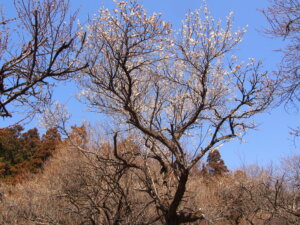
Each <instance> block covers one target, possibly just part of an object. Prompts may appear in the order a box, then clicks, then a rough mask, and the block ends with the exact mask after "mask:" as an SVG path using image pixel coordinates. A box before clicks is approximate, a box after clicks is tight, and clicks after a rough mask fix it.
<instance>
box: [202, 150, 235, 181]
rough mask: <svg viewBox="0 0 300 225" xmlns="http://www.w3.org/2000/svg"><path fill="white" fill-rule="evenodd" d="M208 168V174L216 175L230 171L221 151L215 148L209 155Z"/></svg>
mask: <svg viewBox="0 0 300 225" xmlns="http://www.w3.org/2000/svg"><path fill="white" fill-rule="evenodd" d="M206 169H207V170H208V174H210V175H214V176H221V175H224V174H225V173H228V172H229V170H228V169H227V166H226V165H225V163H224V161H223V159H221V154H220V152H219V151H218V150H217V149H213V150H212V151H210V152H209V154H208V156H207V164H206Z"/></svg>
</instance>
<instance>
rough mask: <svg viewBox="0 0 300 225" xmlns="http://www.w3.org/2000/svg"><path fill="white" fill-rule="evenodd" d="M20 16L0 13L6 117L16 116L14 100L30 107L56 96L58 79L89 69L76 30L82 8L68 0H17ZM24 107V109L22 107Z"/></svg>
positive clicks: (0, 80)
mask: <svg viewBox="0 0 300 225" xmlns="http://www.w3.org/2000/svg"><path fill="white" fill-rule="evenodd" d="M14 5H15V9H16V12H17V16H16V17H15V18H10V19H5V17H4V15H3V13H2V12H0V17H1V20H0V96H1V98H0V116H1V117H10V116H12V113H11V110H12V105H13V106H16V105H21V106H29V107H30V109H32V108H33V109H34V110H36V109H37V107H36V104H37V103H40V102H43V100H45V99H47V98H49V97H50V96H51V92H50V89H49V88H50V86H51V85H53V83H54V82H53V81H55V80H65V79H67V78H68V77H69V76H70V75H71V74H73V73H75V72H77V71H79V70H81V69H83V68H85V67H86V66H87V65H79V64H78V63H77V62H76V58H77V57H78V55H79V53H80V52H81V50H82V47H83V44H84V41H85V39H84V36H83V37H82V38H81V39H80V38H78V37H77V33H76V32H75V30H74V22H75V17H76V13H74V14H73V15H71V14H69V12H68V9H69V2H68V1H67V0H42V1H35V0H15V2H14ZM22 110H24V108H22Z"/></svg>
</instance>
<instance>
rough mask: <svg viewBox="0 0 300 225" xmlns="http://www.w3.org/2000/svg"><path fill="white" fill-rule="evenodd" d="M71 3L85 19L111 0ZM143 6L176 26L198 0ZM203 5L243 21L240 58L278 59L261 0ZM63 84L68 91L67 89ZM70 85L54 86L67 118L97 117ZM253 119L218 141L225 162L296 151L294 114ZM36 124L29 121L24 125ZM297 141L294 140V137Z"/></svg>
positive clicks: (162, 0)
mask: <svg viewBox="0 0 300 225" xmlns="http://www.w3.org/2000/svg"><path fill="white" fill-rule="evenodd" d="M12 2H13V1H12V0H11V1H8V0H0V5H4V7H5V13H6V15H7V16H8V17H10V16H12V15H13V11H12ZM70 2H71V5H72V7H73V8H78V7H80V8H81V11H80V13H79V19H80V20H81V21H83V22H84V21H85V20H86V18H87V16H88V15H89V16H92V15H93V14H94V13H97V9H98V8H99V7H101V6H102V5H104V7H107V8H112V7H113V6H114V3H113V2H112V1H111V0H71V1H70ZM141 2H142V4H143V5H144V6H145V8H146V10H148V11H149V12H154V11H155V12H161V13H162V14H163V18H164V19H165V20H167V21H169V22H171V23H172V24H173V28H177V27H179V25H180V23H181V20H182V19H183V17H184V15H185V13H186V12H188V10H194V9H196V8H199V7H200V5H201V2H202V1H201V0H185V1H183V0H159V1H158V0H143V1H141ZM207 4H208V7H209V9H210V11H211V12H212V14H213V15H214V17H215V18H216V19H217V18H221V19H224V18H225V16H226V15H228V14H229V12H230V11H231V10H233V11H234V26H235V28H238V27H245V26H246V25H248V32H247V34H246V35H245V37H244V41H243V43H242V44H241V45H239V48H238V49H237V50H236V52H234V54H235V55H238V56H239V57H240V58H241V59H247V58H249V57H254V58H256V59H258V60H262V61H263V64H264V68H265V69H266V70H268V71H272V70H275V69H276V66H277V65H278V63H279V62H280V53H278V52H275V51H274V50H275V49H279V48H281V47H283V46H284V42H283V40H277V39H276V40H275V39H270V38H268V37H266V35H264V34H262V33H261V32H259V30H262V29H263V27H266V26H268V24H267V22H266V20H265V18H264V16H263V15H262V13H261V12H259V11H258V9H262V8H265V7H266V6H268V1H267V0H251V1H247V0H207ZM68 89H69V91H67V90H68ZM75 93H76V90H75V88H70V87H68V86H60V87H59V88H58V89H57V90H56V92H55V97H56V98H57V99H58V100H59V101H60V102H62V103H63V104H66V105H67V106H68V108H69V111H70V113H71V114H72V122H74V123H76V124H80V123H81V122H82V121H84V120H87V121H97V120H102V121H103V117H102V116H101V115H99V114H94V113H88V112H86V107H85V106H84V105H81V104H79V103H78V102H77V100H76V98H75V97H74V95H75ZM13 121H14V120H10V119H6V120H4V121H2V125H1V127H2V126H6V125H8V124H11V123H13ZM255 121H256V123H257V124H259V126H258V128H257V130H252V131H250V132H249V133H248V134H247V135H246V136H245V137H244V139H245V141H246V143H240V142H239V141H233V142H231V143H227V144H226V145H224V146H223V147H222V148H221V149H220V151H221V154H222V157H223V159H224V161H225V163H226V164H227V165H228V167H229V168H238V167H240V166H241V165H242V164H252V163H254V164H260V165H266V164H268V163H270V162H273V163H275V164H276V163H277V162H278V161H279V159H280V158H282V157H285V156H288V155H291V154H297V153H299V147H298V148H297V147H295V145H294V143H293V140H292V137H291V136H290V135H289V128H291V127H296V126H297V125H299V124H300V120H299V114H297V113H296V112H286V111H285V110H284V108H283V107H282V106H281V107H278V108H276V109H272V110H270V112H268V113H264V114H261V115H258V116H257V117H256V118H255ZM37 124H38V122H37V121H33V122H32V123H31V124H30V125H27V127H33V126H36V125H37ZM299 144H300V143H299Z"/></svg>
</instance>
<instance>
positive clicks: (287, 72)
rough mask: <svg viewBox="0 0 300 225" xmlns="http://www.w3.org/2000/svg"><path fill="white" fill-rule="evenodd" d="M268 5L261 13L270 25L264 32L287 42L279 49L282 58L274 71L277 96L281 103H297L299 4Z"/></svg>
mask: <svg viewBox="0 0 300 225" xmlns="http://www.w3.org/2000/svg"><path fill="white" fill-rule="evenodd" d="M270 4H271V5H270V7H268V8H267V9H265V10H263V11H262V12H263V13H264V15H265V16H266V18H267V20H268V22H269V24H270V28H267V29H265V32H266V33H267V34H270V35H271V36H272V37H279V38H282V39H283V40H285V41H286V42H287V44H286V46H285V48H283V49H281V51H282V52H283V54H284V56H283V59H282V63H281V66H280V68H279V70H278V71H276V75H277V76H278V81H279V94H280V96H281V101H287V102H292V103H293V102H294V103H297V102H298V101H299V100H300V92H299V90H300V89H299V88H300V64H299V62H300V54H299V52H300V2H299V0H270Z"/></svg>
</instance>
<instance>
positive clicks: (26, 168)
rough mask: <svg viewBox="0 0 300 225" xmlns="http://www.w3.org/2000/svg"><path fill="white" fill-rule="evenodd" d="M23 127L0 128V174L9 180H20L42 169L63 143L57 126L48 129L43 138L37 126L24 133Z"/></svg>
mask: <svg viewBox="0 0 300 225" xmlns="http://www.w3.org/2000/svg"><path fill="white" fill-rule="evenodd" d="M23 129H24V128H23V127H21V126H20V125H16V126H14V127H10V128H3V129H1V130H0V162H1V169H0V170H1V175H0V176H1V178H4V179H5V180H7V181H11V182H16V181H20V180H22V179H23V178H24V176H26V174H29V173H37V172H38V171H40V170H41V168H42V166H43V164H44V162H45V161H46V160H47V159H48V158H49V157H50V156H52V154H53V153H54V151H55V149H56V148H57V146H58V144H59V143H61V139H60V135H59V133H58V131H57V129H56V128H50V129H48V130H47V132H46V133H45V134H44V135H43V137H42V139H41V138H40V135H39V133H38V130H37V129H36V128H33V129H30V130H28V131H27V132H24V133H22V131H23Z"/></svg>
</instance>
